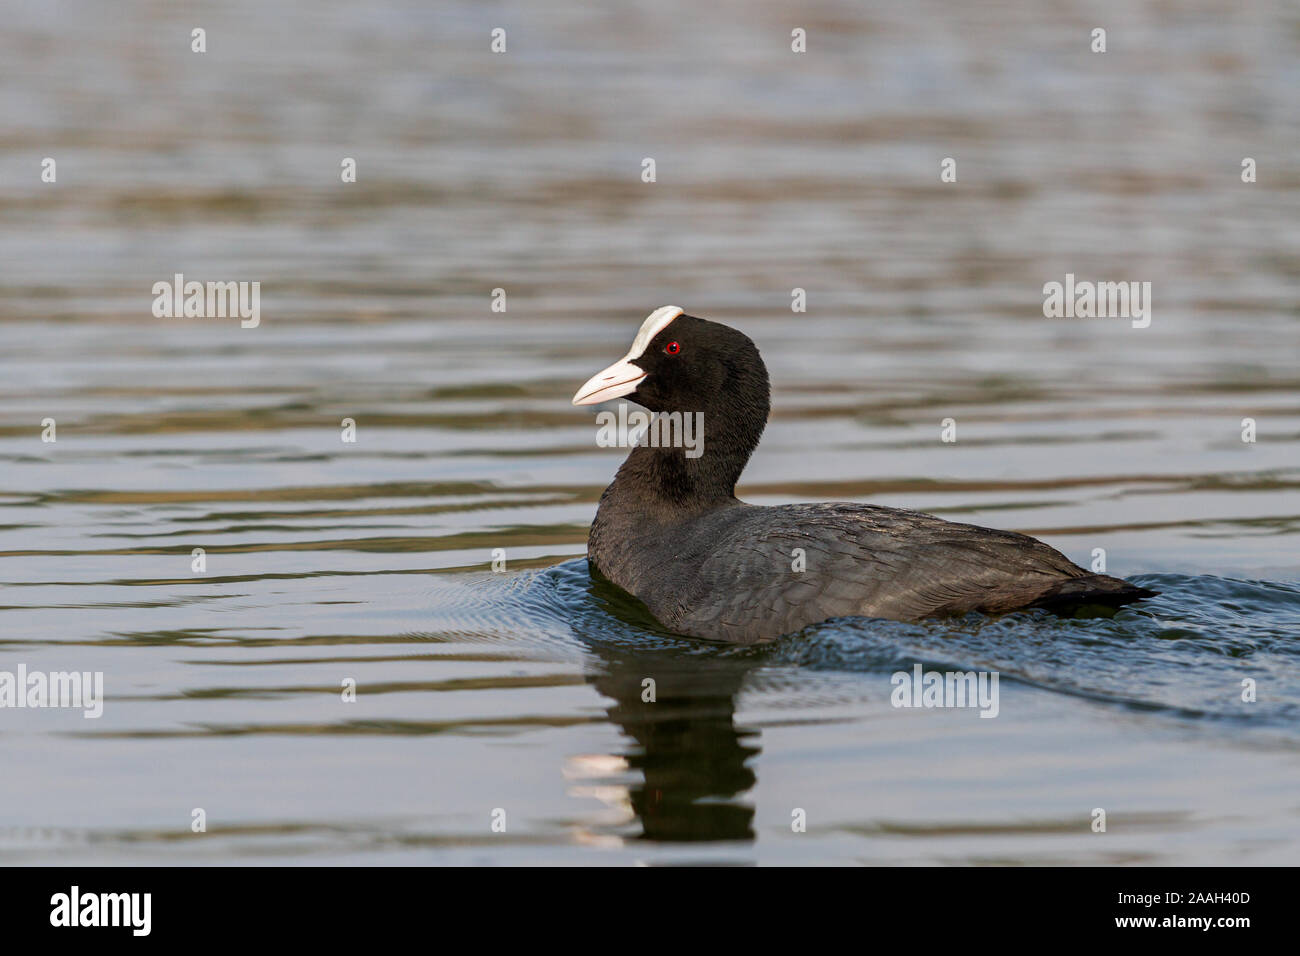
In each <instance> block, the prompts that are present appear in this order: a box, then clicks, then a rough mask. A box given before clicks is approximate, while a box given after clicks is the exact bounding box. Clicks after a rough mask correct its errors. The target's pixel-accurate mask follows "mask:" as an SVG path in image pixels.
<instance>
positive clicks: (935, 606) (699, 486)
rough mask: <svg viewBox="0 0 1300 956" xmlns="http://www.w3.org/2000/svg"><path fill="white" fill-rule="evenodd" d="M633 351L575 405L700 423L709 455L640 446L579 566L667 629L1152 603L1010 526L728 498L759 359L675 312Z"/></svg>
mask: <svg viewBox="0 0 1300 956" xmlns="http://www.w3.org/2000/svg"><path fill="white" fill-rule="evenodd" d="M656 317H658V318H656ZM665 317H666V318H667V321H665ZM651 333H653V335H652V334H651ZM638 344H639V345H640V352H639V354H634V353H636V350H637V345H634V348H633V352H630V353H629V354H628V356H627V357H626V358H625V359H624V360H623V361H622V362H620V363H616V365H614V366H611V367H610V369H607V370H606V372H605V373H601V374H600V375H597V376H594V377H593V378H592V379H591V381H590V382H588V383H587V385H586V386H584V387H583V390H580V391H579V393H578V395H577V396H575V398H574V403H575V404H585V403H588V402H590V401H592V400H593V399H592V398H591V397H590V396H592V395H593V394H594V395H595V396H596V397H595V398H594V400H595V401H600V400H604V399H605V398H608V397H615V396H616V395H627V396H628V397H629V398H631V399H632V400H633V401H635V402H637V403H639V404H641V405H644V406H645V407H647V408H649V409H651V410H652V411H658V412H668V411H680V412H696V411H699V412H703V414H704V442H703V454H702V455H700V457H698V458H694V459H692V458H689V457H688V456H687V455H686V454H685V450H684V449H682V448H654V447H649V446H642V447H637V448H634V449H633V450H632V452H631V454H630V455H629V456H628V458H627V460H626V461H625V462H624V463H623V466H622V467H621V468H620V469H619V472H618V474H617V476H616V477H615V479H614V482H613V484H611V485H610V486H609V487H608V488H607V489H606V490H605V493H604V495H602V496H601V500H600V505H599V507H598V509H597V512H596V520H595V522H594V523H593V524H592V527H591V534H590V537H589V539H588V546H587V555H588V558H589V560H590V563H591V565H592V567H593V569H594V570H595V571H596V572H597V573H598V574H599V575H601V576H603V577H604V578H606V579H607V580H609V581H611V582H612V583H614V584H615V585H617V586H618V587H620V588H622V589H623V590H624V591H627V592H628V593H630V594H632V595H633V596H635V597H637V598H638V599H640V600H641V601H642V603H644V604H645V605H646V607H647V608H648V609H649V610H650V612H651V613H652V614H653V615H654V616H655V618H656V619H657V620H658V621H660V623H662V624H663V625H664V626H666V627H668V628H670V629H671V630H673V631H676V632H678V633H681V634H688V635H692V636H695V637H702V638H709V639H714V640H724V641H734V642H741V643H751V642H756V641H764V640H771V639H773V638H776V637H779V636H781V635H783V634H788V633H791V632H793V631H797V630H799V629H800V628H803V627H805V626H807V625H809V624H815V623H818V622H819V621H825V620H828V619H829V618H833V617H842V616H847V615H863V616H868V617H882V618H891V619H894V620H904V621H906V620H915V619H917V618H922V617H928V616H932V615H949V614H960V613H964V612H966V611H983V612H987V613H997V612H1003V611H1009V610H1014V609H1016V608H1024V607H1033V606H1044V607H1057V608H1064V607H1070V606H1074V605H1080V604H1102V605H1109V606H1116V605H1119V604H1124V603H1127V602H1130V601H1134V600H1137V599H1139V598H1142V597H1146V596H1148V595H1150V594H1151V593H1152V592H1150V591H1147V590H1145V589H1142V588H1139V587H1135V586H1134V585H1131V584H1128V583H1127V582H1125V581H1122V580H1120V579H1118V578H1113V577H1108V576H1106V575H1101V574H1091V573H1089V572H1087V571H1084V570H1083V569H1082V568H1080V567H1078V566H1076V565H1075V564H1073V563H1072V562H1070V561H1069V560H1068V559H1067V558H1066V557H1065V556H1064V555H1062V554H1061V553H1060V552H1059V551H1056V550H1055V549H1054V548H1051V547H1048V546H1047V545H1045V544H1043V543H1042V542H1041V541H1037V540H1035V539H1033V538H1030V537H1027V536H1026V535H1022V534H1016V533H1013V532H1010V531H995V530H991V529H988V528H980V527H976V526H974V525H968V524H957V523H954V522H949V521H944V520H942V519H940V518H936V517H934V516H933V515H927V514H921V513H919V512H915V511H905V510H901V509H897V508H882V507H877V506H874V505H860V504H853V503H849V502H828V503H822V504H796V505H783V506H779V507H760V506H756V505H749V504H745V503H744V502H741V501H738V500H737V499H736V497H735V493H734V492H735V484H736V481H737V479H738V478H739V477H740V473H741V470H742V469H743V468H744V466H745V463H746V462H747V461H748V459H749V456H750V454H751V453H752V452H753V450H754V448H755V447H756V446H757V444H758V440H759V438H760V436H761V435H762V432H763V427H764V425H765V423H766V421H767V414H768V407H769V406H768V403H769V388H768V380H767V369H766V367H765V366H764V365H763V361H762V359H761V358H760V356H759V354H758V349H757V348H756V347H755V346H754V344H753V342H751V341H750V340H749V338H748V337H746V336H745V335H743V334H741V333H740V332H737V331H736V330H735V329H731V328H729V327H727V326H725V325H720V324H718V323H715V322H707V321H705V320H704V319H699V318H695V317H693V316H688V315H682V314H680V313H679V310H670V309H661V310H657V311H656V312H655V313H654V314H652V315H651V317H650V319H647V320H646V325H645V326H643V329H642V334H641V335H639V336H638ZM609 373H615V374H613V375H611V374H609ZM642 373H644V374H642ZM638 375H640V376H641V377H640V378H636V376H638ZM620 378H621V379H627V380H628V381H627V384H626V385H623V386H621V389H620V388H619V387H615V386H618V385H619V382H618V379H620ZM610 382H613V383H614V384H613V385H611V384H608V383H610ZM611 391H612V392H614V395H611V394H610V392H611ZM797 549H798V550H799V551H801V552H802V555H803V558H802V562H803V568H802V570H796V567H797V566H798V563H799V562H798V553H797Z"/></svg>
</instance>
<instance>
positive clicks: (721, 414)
mask: <svg viewBox="0 0 1300 956" xmlns="http://www.w3.org/2000/svg"><path fill="white" fill-rule="evenodd" d="M764 391H766V390H764ZM767 413H768V401H767V396H766V394H764V395H763V396H762V401H761V402H758V401H755V402H752V403H750V404H749V405H747V406H746V405H743V404H741V405H736V404H727V405H724V406H723V410H721V411H714V412H709V411H707V410H706V411H704V412H703V413H702V414H703V425H704V433H703V440H702V441H701V442H700V444H699V445H698V446H697V449H698V450H699V452H700V454H699V456H698V457H694V458H692V457H689V456H688V455H687V452H688V451H690V449H688V448H684V447H673V446H670V447H658V448H656V447H652V446H649V445H640V446H638V447H636V448H633V449H632V453H631V454H630V455H628V456H627V460H626V461H624V462H623V466H622V467H621V468H619V470H618V474H617V475H616V476H615V478H614V483H613V485H611V486H610V489H609V495H610V496H612V497H622V496H623V495H625V494H626V495H629V496H631V497H633V498H634V499H635V500H637V501H639V502H640V503H641V504H642V505H643V506H647V507H649V508H652V509H654V508H657V509H668V510H672V511H686V512H690V511H695V510H699V509H701V508H709V507H716V506H717V505H719V504H723V503H725V502H727V501H732V500H735V496H736V482H737V481H739V480H740V473H741V472H742V471H744V469H745V465H746V463H747V462H748V461H749V456H750V455H752V454H753V453H754V449H755V448H756V447H757V446H758V440H759V438H760V437H762V434H763V428H764V426H765V425H766V424H767ZM682 414H683V417H684V416H686V415H693V414H694V413H691V412H684V413H682ZM669 433H671V432H669ZM695 438H696V440H697V441H699V439H700V436H699V432H698V430H697V431H696V434H695Z"/></svg>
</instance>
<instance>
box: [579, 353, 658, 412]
mask: <svg viewBox="0 0 1300 956" xmlns="http://www.w3.org/2000/svg"><path fill="white" fill-rule="evenodd" d="M645 377H646V373H645V372H644V371H642V370H641V369H640V368H638V367H637V366H635V365H633V364H632V363H631V362H629V361H628V360H627V359H625V358H624V359H619V360H618V361H617V362H615V363H614V364H613V365H611V366H610V367H609V368H607V369H605V371H603V372H597V373H596V374H595V375H593V376H592V377H591V378H589V379H587V383H586V384H585V385H583V386H582V388H580V389H578V394H576V395H574V396H573V404H575V405H595V404H596V403H597V402H606V401H609V400H610V399H611V398H621V397H622V396H624V395H631V394H632V393H633V392H635V391H636V387H637V386H638V385H640V384H641V380H642V379H643V378H645Z"/></svg>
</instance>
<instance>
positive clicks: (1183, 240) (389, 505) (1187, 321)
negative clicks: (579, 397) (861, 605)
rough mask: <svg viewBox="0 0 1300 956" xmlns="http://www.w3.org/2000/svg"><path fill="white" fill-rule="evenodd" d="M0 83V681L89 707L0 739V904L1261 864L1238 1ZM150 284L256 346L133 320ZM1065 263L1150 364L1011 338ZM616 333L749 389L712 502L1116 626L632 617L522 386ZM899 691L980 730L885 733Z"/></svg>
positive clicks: (288, 51)
mask: <svg viewBox="0 0 1300 956" xmlns="http://www.w3.org/2000/svg"><path fill="white" fill-rule="evenodd" d="M1094 6H1095V5H1094ZM1094 21H1095V22H1096V23H1101V24H1104V25H1106V26H1107V27H1108V29H1109V44H1110V51H1109V52H1108V53H1106V54H1104V55H1099V54H1091V53H1089V52H1088V49H1087V37H1088V33H1089V31H1090V29H1091V28H1092V26H1094V25H1095V23H1094ZM196 25H201V26H204V27H205V28H206V29H207V31H208V44H209V52H208V53H206V54H202V55H199V54H193V53H191V52H190V51H189V31H190V29H191V28H192V27H194V26H196ZM496 26H504V27H505V28H506V29H507V32H508V52H507V54H506V55H504V56H494V55H492V54H491V53H489V52H488V37H489V32H490V30H491V29H492V28H493V27H496ZM795 26H802V27H804V28H806V29H807V30H808V31H809V52H808V53H807V54H803V55H795V54H792V53H790V52H789V34H790V30H791V29H792V28H793V27H795ZM0 57H2V58H3V60H4V62H5V64H6V66H7V67H8V68H9V69H10V71H11V73H12V76H13V78H14V80H13V81H12V82H10V83H7V84H5V86H4V88H3V89H2V90H0V130H3V132H0V263H2V264H3V268H2V269H0V293H2V297H0V344H2V346H3V348H2V358H0V362H2V368H3V374H2V375H0V670H13V669H14V668H15V667H16V666H17V665H19V664H23V665H25V666H26V667H27V668H28V669H30V670H45V671H55V670H68V669H76V670H88V671H96V670H102V671H103V672H104V674H105V682H106V694H107V702H106V705H105V710H104V714H103V716H102V717H101V718H99V719H98V720H86V719H83V718H82V716H81V714H80V712H79V711H64V710H28V709H19V710H8V709H6V710H0V755H3V772H0V861H3V862H8V863H16V862H42V863H44V862H82V861H84V862H103V863H109V862H113V863H119V862H120V863H136V862H139V863H146V862H148V863H230V862H303V863H338V862H355V863H404V864H422V863H493V864H512V863H513V864H532V863H632V862H650V863H653V862H730V863H752V862H768V863H812V862H831V863H964V864H969V863H1174V864H1182V863H1194V862H1195V863H1210V862H1223V863H1243V864H1254V863H1296V862H1300V835H1298V831H1300V797H1298V796H1297V793H1300V786H1298V785H1300V548H1298V547H1297V542H1298V541H1300V538H1298V537H1297V532H1298V531H1300V495H1298V494H1297V490H1298V488H1300V456H1298V454H1297V452H1298V451H1300V397H1298V396H1300V388H1298V386H1300V370H1298V369H1297V363H1296V357H1297V355H1298V354H1300V349H1298V348H1297V338H1298V337H1297V331H1298V329H1300V309H1298V308H1297V304H1296V303H1297V293H1298V292H1300V278H1298V277H1300V215H1297V214H1298V213H1300V166H1298V165H1297V153H1296V149H1295V146H1296V143H1297V142H1300V136H1298V134H1300V122H1298V121H1297V118H1296V113H1295V109H1294V105H1295V102H1296V94H1297V88H1298V87H1300V67H1298V66H1297V64H1300V19H1298V18H1297V15H1296V12H1295V11H1294V10H1293V9H1291V8H1288V7H1286V6H1284V5H1279V4H1272V3H1267V2H1262V0H1261V2H1256V0H1247V2H1244V3H1243V2H1234V3H1227V2H1222V3H1219V2H1204V3H1193V4H1179V5H1177V6H1176V7H1175V6H1173V5H1165V4H1155V3H1152V4H1132V3H1119V2H1115V3H1113V4H1105V3H1103V4H1102V5H1101V6H1100V7H1099V8H1096V9H1092V8H1090V9H1089V11H1088V13H1087V14H1086V16H1085V15H1084V14H1082V13H1080V12H1079V11H1076V10H1075V8H1074V6H1073V5H1071V4H1065V3H1047V4H1041V5H1036V9H1035V10H1032V11H1031V10H1025V9H1022V7H1021V6H1020V5H1018V4H992V5H989V4H981V5H977V6H972V5H963V4H956V3H953V4H949V3H922V4H893V5H887V6H886V5H873V4H858V3H847V2H846V3H814V4H811V5H807V4H800V5H793V4H791V5H783V4H780V3H776V2H762V3H751V4H732V3H724V4H718V5H713V6H709V7H706V8H702V9H701V8H699V6H698V5H696V4H687V3H676V2H670V3H660V4H654V5H649V6H645V7H644V9H641V10H635V9H634V8H632V7H631V6H630V5H620V6H615V7H611V8H608V9H604V8H602V9H599V10H593V9H592V8H591V6H590V5H589V4H579V3H550V4H545V5H524V4H510V3H507V4H500V5H483V4H473V3H444V4H437V5H425V4H419V3H415V2H409V3H403V2H398V0H389V2H376V3H369V4H351V3H343V2H340V0H335V2H323V3H311V4H306V3H301V4H298V3H285V4H258V3H252V2H236V3H223V4H219V5H218V4H204V3H198V4H192V5H185V7H184V8H183V9H182V8H181V7H173V6H171V5H160V4H152V3H145V2H129V3H125V4H117V5H100V4H90V3H30V4H25V5H24V4H19V5H18V6H17V8H16V9H15V11H14V12H13V15H12V17H11V18H10V22H8V23H7V26H6V30H5V32H4V33H3V34H2V35H0ZM46 156H50V157H53V158H55V159H56V160H57V163H58V167H57V168H58V180H57V182H56V183H54V184H45V183H41V182H40V180H39V168H40V165H39V164H40V160H41V158H43V157H46ZM344 156H351V157H354V158H356V159H357V162H358V171H359V178H358V182H357V183H355V184H351V185H343V184H342V183H340V182H339V164H340V161H341V158H342V157H344ZM647 156H650V157H654V158H655V159H656V162H657V174H658V181H657V182H656V183H654V184H646V183H642V182H641V181H640V173H641V161H642V159H643V158H644V157H647ZM948 156H952V157H955V158H956V159H957V162H958V181H957V182H956V183H952V184H941V183H939V181H938V168H939V162H940V160H941V159H943V158H944V157H948ZM1245 156H1250V157H1253V158H1254V159H1255V160H1256V161H1257V164H1258V169H1259V181H1258V182H1256V183H1254V184H1250V185H1248V184H1244V183H1242V182H1241V179H1240V168H1241V166H1240V164H1241V160H1242V158H1243V157H1245ZM177 272H181V273H184V274H185V275H186V277H187V278H194V279H200V280H208V279H213V280H247V281H252V280H257V281H260V282H261V283H262V322H261V325H260V326H259V327H258V328H256V329H241V328H240V327H239V324H238V322H235V321H230V320H220V319H155V318H153V316H152V315H151V312H150V305H151V303H152V295H151V293H150V290H151V287H152V285H153V283H154V282H157V281H160V280H169V279H170V278H171V276H172V275H173V274H175V273H177ZM1067 272H1071V273H1075V274H1076V275H1078V276H1079V277H1080V278H1092V279H1100V280H1106V279H1111V280H1142V281H1150V282H1151V283H1152V285H1153V300H1154V306H1153V321H1152V324H1151V326H1150V328H1146V329H1134V328H1132V327H1131V324H1130V323H1129V322H1128V321H1126V320H1122V319H1093V320H1084V319H1060V320H1048V319H1045V318H1043V315H1042V286H1043V284H1044V283H1045V282H1049V281H1054V280H1055V281H1061V280H1063V278H1064V276H1065V274H1066V273H1067ZM795 287H799V288H803V289H806V290H807V296H808V305H809V308H808V311H807V313H804V314H792V313H791V311H790V307H789V303H790V294H791V289H793V288H795ZM494 288H504V289H505V290H506V292H507V295H508V311H507V312H506V313H505V314H498V313H492V312H490V311H489V302H490V293H491V290H493V289H494ZM667 302H672V303H676V304H678V305H681V306H683V307H686V308H687V309H688V310H689V311H691V312H693V313H694V314H698V315H704V316H707V317H710V318H715V319H719V320H722V321H726V322H728V323H731V324H734V325H736V326H737V327H739V328H741V329H743V330H744V331H745V332H746V333H748V334H749V335H750V336H751V337H752V338H753V339H754V340H755V341H756V342H757V343H758V345H759V347H760V349H761V350H762V352H763V355H764V357H765V359H766V360H767V363H768V366H769V368H770V371H771V374H772V378H773V382H774V388H775V392H774V411H773V416H772V420H771V422H770V424H769V426H768V431H767V433H766V435H765V438H764V441H763V443H762V445H761V446H760V448H759V451H758V453H757V455H756V456H755V458H754V460H753V461H752V462H751V464H750V467H749V469H748V471H747V472H746V475H745V479H744V482H743V484H742V488H741V494H742V496H743V497H745V498H747V499H748V500H751V501H755V502H759V503H765V504H766V503H778V502H784V501H795V500H821V499H847V500H859V501H872V502H876V503H880V504H887V505H896V506H905V507H909V508H916V509H920V510H926V511H932V512H934V513H937V514H940V515H943V516H945V517H950V518H953V519H955V520H962V521H968V522H974V523H977V524H985V525H991V526H996V527H1003V528H1011V529H1015V530H1019V531H1025V532H1028V533H1031V534H1034V535H1037V536H1039V537H1042V538H1044V539H1045V540H1047V541H1048V542H1049V543H1051V544H1053V545H1054V546H1056V547H1058V548H1060V549H1061V550H1063V551H1064V552H1065V553H1066V554H1068V555H1069V556H1070V557H1071V558H1073V559H1074V560H1075V561H1077V562H1079V563H1081V564H1089V563H1091V561H1092V560H1093V558H1092V555H1093V552H1094V549H1097V548H1103V549H1105V551H1106V556H1107V564H1108V569H1109V570H1110V571H1111V572H1112V573H1116V574H1120V575H1123V576H1126V577H1130V578H1132V579H1133V580H1135V581H1137V582H1139V583H1141V584H1143V585H1146V586H1148V587H1151V588H1153V589H1155V590H1158V591H1159V592H1160V595H1159V597H1157V598H1155V599H1153V600H1151V601H1148V602H1144V603H1142V604H1140V605H1137V606H1134V607H1131V608H1128V609H1125V610H1124V611H1122V612H1120V613H1119V614H1118V615H1116V616H1115V617H1113V618H1110V619H1080V620H1062V619H1059V618H1056V617H1053V616H1050V615H1047V614H1045V613H1041V612H1032V613H1025V614H1015V615H1010V616H1007V617H1004V618H1001V619H988V618H982V617H970V618H966V619H962V620H958V621H947V622H931V623H920V624H899V623H891V622H879V621H869V620H848V619H846V620H840V621H833V622H828V623H826V624H822V625H819V626H816V627H813V628H810V629H809V630H807V631H805V632H804V633H802V634H799V635H794V636H791V637H788V638H785V639H783V640H781V641H779V642H776V643H775V644H772V645H768V646H763V647H756V648H735V647H725V646H715V645H710V644H707V643H702V642H696V641H690V640H685V639H682V638H678V637H674V636H673V635H671V634H666V633H664V632H662V631H661V630H660V629H659V628H658V627H657V626H656V625H655V624H654V622H653V621H650V620H647V619H646V618H645V617H644V614H643V613H642V612H641V611H640V610H639V608H638V607H636V606H635V605H634V604H633V603H631V602H628V601H627V600H626V599H623V598H621V597H620V596H619V595H617V594H613V593H609V592H608V591H606V590H604V589H602V588H599V587H597V586H595V585H594V584H593V582H592V581H591V580H590V579H589V577H588V574H587V570H586V565H585V561H584V560H582V558H581V556H582V555H583V554H584V550H585V539H586V529H587V525H588V524H589V522H590V520H591V517H592V515H593V513H594V509H595V503H596V500H597V497H598V496H599V494H600V491H601V490H602V488H603V487H604V485H605V484H606V483H607V482H608V480H609V479H610V477H611V475H612V474H613V472H614V470H615V468H616V467H617V465H618V463H619V460H620V459H621V457H622V452H621V451H619V450H618V449H603V448H598V447H596V444H595V428H594V424H593V416H592V413H591V410H590V409H575V408H572V407H571V406H570V405H569V398H570V396H571V395H572V394H573V391H574V389H575V388H576V387H577V385H578V384H580V383H581V382H582V381H584V380H585V379H586V378H587V377H588V376H589V375H590V374H592V373H593V372H594V371H596V370H597V369H599V368H602V367H603V366H604V365H606V364H608V363H609V362H610V361H612V360H613V359H615V358H617V357H618V356H620V355H622V354H623V352H624V351H625V350H626V347H627V343H628V342H629V341H630V339H631V336H632V334H633V333H634V331H635V329H636V326H637V324H638V323H639V322H640V320H641V318H643V317H644V315H645V314H646V313H647V312H649V311H650V310H651V309H652V308H654V307H655V306H658V305H662V304H665V303H667ZM949 417H951V418H953V419H955V420H956V422H957V428H958V441H957V442H956V443H955V444H949V443H944V442H941V441H940V440H939V437H940V422H941V420H942V419H944V418H949ZM47 418H52V419H54V420H55V421H56V422H57V439H58V440H57V442H54V443H48V442H43V441H42V440H41V429H42V426H41V423H42V421H43V420H44V419H47ZM344 418H352V419H354V420H355V421H356V423H357V441H356V442H355V443H344V442H343V441H341V439H340V422H341V421H342V420H343V419H344ZM1244 418H1252V419H1254V420H1255V422H1256V427H1257V430H1258V440H1257V441H1256V442H1254V443H1245V442H1243V441H1242V440H1241V432H1242V420H1243V419H1244ZM195 548H202V549H204V551H205V553H206V571H205V572H204V573H202V574H196V573H194V571H193V570H192V560H193V559H192V556H191V555H192V552H193V550H194V549H195ZM498 548H501V549H504V551H505V556H506V562H507V570H506V571H505V572H503V573H494V572H493V571H492V570H491V560H492V554H493V551H494V549H498ZM916 663H921V664H923V665H924V666H925V667H926V668H933V669H939V670H951V669H971V668H980V669H991V670H996V671H998V672H999V674H1000V675H1001V684H1000V688H1001V699H1000V708H999V714H998V717H997V718H996V719H992V720H985V719H980V718H979V717H978V714H977V712H975V711H972V710H906V709H896V708H894V707H891V706H890V691H891V690H892V687H891V683H890V675H891V674H893V673H894V672H896V671H899V670H904V671H909V670H910V669H911V668H912V667H913V665H914V664H916ZM648 677H649V678H653V679H654V681H655V685H656V688H657V697H658V699H657V701H656V702H654V703H646V702H643V700H642V689H643V681H644V680H645V679H646V678H648ZM348 680H355V682H356V686H357V699H356V701H355V702H354V703H345V702H343V700H342V699H341V688H342V686H343V684H344V682H346V681H348ZM1250 681H1253V682H1254V686H1255V687H1256V689H1257V699H1256V700H1255V701H1254V702H1251V703H1247V702H1244V701H1243V699H1242V693H1243V686H1244V685H1243V682H1250ZM195 808H202V809H203V810H204V811H205V813H206V818H207V832H206V833H203V834H195V833H193V832H192V831H191V819H192V812H193V810H194V809H195ZM1094 808H1104V809H1105V810H1106V812H1107V822H1108V825H1107V831H1106V833H1104V834H1100V833H1094V832H1092V829H1091V826H1090V824H1091V822H1092V813H1093V810H1094ZM497 810H504V811H505V818H506V820H507V825H506V829H505V832H493V830H492V828H491V823H492V819H493V817H492V815H493V813H494V811H497ZM796 810H802V811H804V813H805V814H806V818H807V830H806V832H793V831H792V827H791V822H792V814H794V813H795V811H796Z"/></svg>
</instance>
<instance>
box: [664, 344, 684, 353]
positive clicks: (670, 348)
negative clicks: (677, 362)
mask: <svg viewBox="0 0 1300 956" xmlns="http://www.w3.org/2000/svg"><path fill="white" fill-rule="evenodd" d="M681 350H682V347H681V346H680V345H678V344H677V343H676V342H669V343H668V344H667V345H665V346H664V351H665V352H667V353H668V354H669V355H676V354H677V353H678V352H680V351H681Z"/></svg>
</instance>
